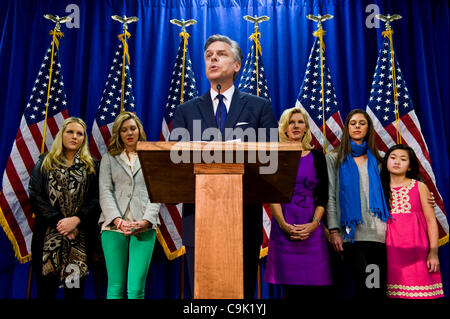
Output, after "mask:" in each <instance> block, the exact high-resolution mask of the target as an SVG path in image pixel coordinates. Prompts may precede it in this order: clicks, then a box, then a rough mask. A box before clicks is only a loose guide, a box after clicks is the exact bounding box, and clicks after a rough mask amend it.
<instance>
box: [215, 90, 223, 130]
mask: <svg viewBox="0 0 450 319" xmlns="http://www.w3.org/2000/svg"><path fill="white" fill-rule="evenodd" d="M216 88H217V92H218V94H217V95H219V94H220V89H221V88H222V86H221V85H220V84H217V86H216ZM216 112H218V115H219V132H220V133H222V112H221V111H220V99H219V102H218V103H217V111H216Z"/></svg>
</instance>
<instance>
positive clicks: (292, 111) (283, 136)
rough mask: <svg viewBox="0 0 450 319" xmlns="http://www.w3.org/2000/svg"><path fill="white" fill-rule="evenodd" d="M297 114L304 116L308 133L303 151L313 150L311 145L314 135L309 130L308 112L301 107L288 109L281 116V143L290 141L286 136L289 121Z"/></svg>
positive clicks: (279, 128)
mask: <svg viewBox="0 0 450 319" xmlns="http://www.w3.org/2000/svg"><path fill="white" fill-rule="evenodd" d="M295 113H300V114H301V115H302V116H303V119H304V121H305V125H306V132H305V135H303V138H302V146H303V150H305V151H308V150H311V149H312V148H313V147H312V146H311V144H310V143H311V141H312V135H311V130H310V129H309V122H308V114H306V111H305V110H304V109H302V108H300V107H292V108H290V109H286V110H284V112H283V114H281V116H280V121H279V122H278V135H279V138H280V142H289V141H290V140H289V138H288V136H287V134H286V131H287V128H288V126H289V120H290V119H291V117H292V115H293V114H295Z"/></svg>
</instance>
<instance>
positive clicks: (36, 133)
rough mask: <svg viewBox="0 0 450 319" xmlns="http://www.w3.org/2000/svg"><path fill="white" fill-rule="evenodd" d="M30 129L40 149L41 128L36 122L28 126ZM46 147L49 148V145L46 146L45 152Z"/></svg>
mask: <svg viewBox="0 0 450 319" xmlns="http://www.w3.org/2000/svg"><path fill="white" fill-rule="evenodd" d="M28 129H29V130H30V133H31V136H33V139H34V141H35V142H36V145H37V148H38V150H39V151H40V150H41V147H42V134H41V130H40V129H39V127H38V125H37V124H36V123H35V124H32V125H30V126H28ZM46 149H47V146H45V147H44V151H45V152H46Z"/></svg>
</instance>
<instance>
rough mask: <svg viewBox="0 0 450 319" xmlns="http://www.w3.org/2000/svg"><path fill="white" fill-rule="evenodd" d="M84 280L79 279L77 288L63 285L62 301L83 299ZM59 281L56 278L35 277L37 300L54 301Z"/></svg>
mask: <svg viewBox="0 0 450 319" xmlns="http://www.w3.org/2000/svg"><path fill="white" fill-rule="evenodd" d="M38 277H39V278H38ZM85 283H86V278H80V285H79V288H75V287H74V288H68V287H66V285H64V299H66V300H81V299H83V293H84V286H85ZM59 286H60V281H59V280H58V277H57V276H42V275H40V276H36V288H37V298H38V299H45V300H53V299H56V295H57V294H58V289H59Z"/></svg>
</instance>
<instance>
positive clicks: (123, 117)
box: [108, 112, 147, 156]
mask: <svg viewBox="0 0 450 319" xmlns="http://www.w3.org/2000/svg"><path fill="white" fill-rule="evenodd" d="M127 120H134V121H135V122H136V125H137V127H138V129H139V139H138V141H146V140H147V136H146V135H145V132H144V127H143V126H142V123H141V121H140V120H139V118H138V117H137V115H136V114H134V113H131V112H122V113H120V114H119V115H117V117H116V119H115V120H114V124H113V127H112V135H111V139H110V140H109V145H108V153H109V154H111V155H112V156H116V155H119V154H120V153H122V152H123V150H124V149H125V145H124V144H123V141H122V139H121V138H120V129H121V128H122V124H123V122H125V121H127Z"/></svg>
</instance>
